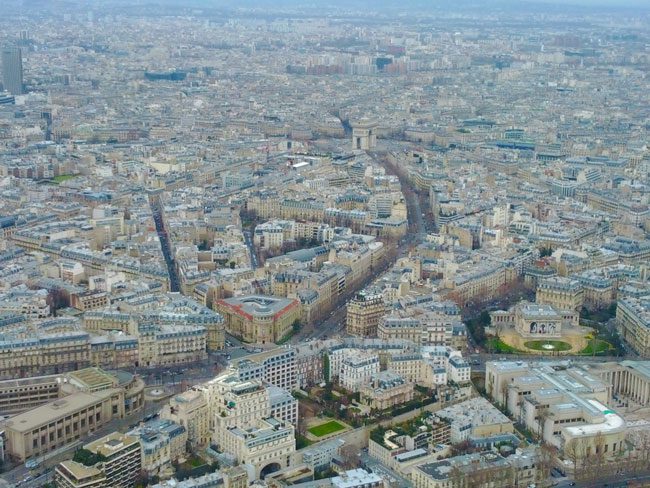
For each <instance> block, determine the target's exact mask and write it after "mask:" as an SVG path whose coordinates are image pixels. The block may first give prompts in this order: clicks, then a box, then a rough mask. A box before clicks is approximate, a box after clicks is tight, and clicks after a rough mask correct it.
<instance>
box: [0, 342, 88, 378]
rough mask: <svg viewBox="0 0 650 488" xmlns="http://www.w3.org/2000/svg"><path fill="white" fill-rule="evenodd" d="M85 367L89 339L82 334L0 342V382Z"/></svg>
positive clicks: (86, 364)
mask: <svg viewBox="0 0 650 488" xmlns="http://www.w3.org/2000/svg"><path fill="white" fill-rule="evenodd" d="M89 364H90V343H89V335H88V333H86V332H83V331H67V332H59V333H56V334H55V333H51V334H44V333H37V334H34V335H32V336H30V337H11V336H9V337H5V340H3V341H0V378H5V379H11V378H22V377H25V376H36V375H39V374H40V375H42V374H49V373H55V372H58V371H71V370H75V369H79V368H84V367H86V366H88V365H89Z"/></svg>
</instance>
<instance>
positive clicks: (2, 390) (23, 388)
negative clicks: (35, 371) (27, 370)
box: [0, 375, 61, 415]
mask: <svg viewBox="0 0 650 488" xmlns="http://www.w3.org/2000/svg"><path fill="white" fill-rule="evenodd" d="M59 379H60V376H58V375H51V376H40V377H35V378H22V379H16V380H5V381H0V415H12V414H16V413H20V412H23V411H25V410H29V409H30V408H34V407H37V406H39V405H42V404H43V403H47V402H49V401H53V400H56V399H57V398H59V394H60V393H59V389H60V386H61V383H60V381H59Z"/></svg>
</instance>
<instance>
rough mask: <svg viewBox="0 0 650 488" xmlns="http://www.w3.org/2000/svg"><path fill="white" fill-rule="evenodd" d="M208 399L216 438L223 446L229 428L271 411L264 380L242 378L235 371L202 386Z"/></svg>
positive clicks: (261, 416) (218, 443)
mask: <svg viewBox="0 0 650 488" xmlns="http://www.w3.org/2000/svg"><path fill="white" fill-rule="evenodd" d="M197 388H201V391H202V393H203V394H204V395H205V397H206V399H207V402H208V410H209V418H210V430H211V432H212V440H213V441H214V442H215V443H216V444H217V445H218V446H221V445H223V442H224V436H225V432H226V430H227V429H230V428H234V427H240V428H245V427H248V426H251V425H255V423H256V422H257V421H258V420H259V419H262V418H265V417H268V416H270V414H271V407H270V404H269V395H268V392H267V390H266V388H264V386H263V385H262V382H261V381H260V380H248V381H242V380H240V379H239V377H238V375H237V374H236V373H235V372H228V373H224V374H221V375H219V376H217V377H216V378H214V379H213V380H211V381H208V382H207V383H204V384H203V385H201V386H200V387H197Z"/></svg>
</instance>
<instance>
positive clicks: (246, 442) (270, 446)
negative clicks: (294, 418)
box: [221, 417, 296, 479]
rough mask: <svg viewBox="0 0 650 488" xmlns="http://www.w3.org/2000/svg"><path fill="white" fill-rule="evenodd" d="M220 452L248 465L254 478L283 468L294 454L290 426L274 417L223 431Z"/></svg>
mask: <svg viewBox="0 0 650 488" xmlns="http://www.w3.org/2000/svg"><path fill="white" fill-rule="evenodd" d="M221 447H222V449H223V450H224V451H225V452H227V453H230V454H232V455H234V456H235V457H236V459H237V461H238V462H240V463H245V464H248V465H251V466H252V467H253V468H254V469H255V478H256V479H257V478H262V479H263V478H264V476H266V475H267V474H269V473H272V472H274V471H278V470H279V469H282V468H286V467H288V466H289V464H290V463H291V457H292V455H293V453H294V452H295V451H296V439H295V435H294V429H293V426H292V425H291V424H288V423H283V422H281V421H279V420H277V419H275V418H272V417H270V418H265V419H263V420H262V419H260V420H258V421H257V422H255V424H254V426H252V427H249V428H246V429H244V428H239V427H232V428H229V429H226V431H225V432H224V436H223V445H222V446H221Z"/></svg>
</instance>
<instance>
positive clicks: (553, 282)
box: [535, 276, 584, 312]
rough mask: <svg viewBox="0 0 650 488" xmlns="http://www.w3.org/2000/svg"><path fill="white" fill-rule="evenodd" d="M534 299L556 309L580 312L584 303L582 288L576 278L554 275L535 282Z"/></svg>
mask: <svg viewBox="0 0 650 488" xmlns="http://www.w3.org/2000/svg"><path fill="white" fill-rule="evenodd" d="M535 301H536V302H537V303H539V304H543V305H551V306H552V307H553V308H555V309H556V310H573V311H575V312H580V310H581V309H582V305H583V303H584V290H583V286H582V284H581V283H580V282H579V281H578V280H573V279H570V278H564V277H561V276H554V277H552V278H546V279H545V280H540V281H539V282H538V283H537V293H536V297H535Z"/></svg>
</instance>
